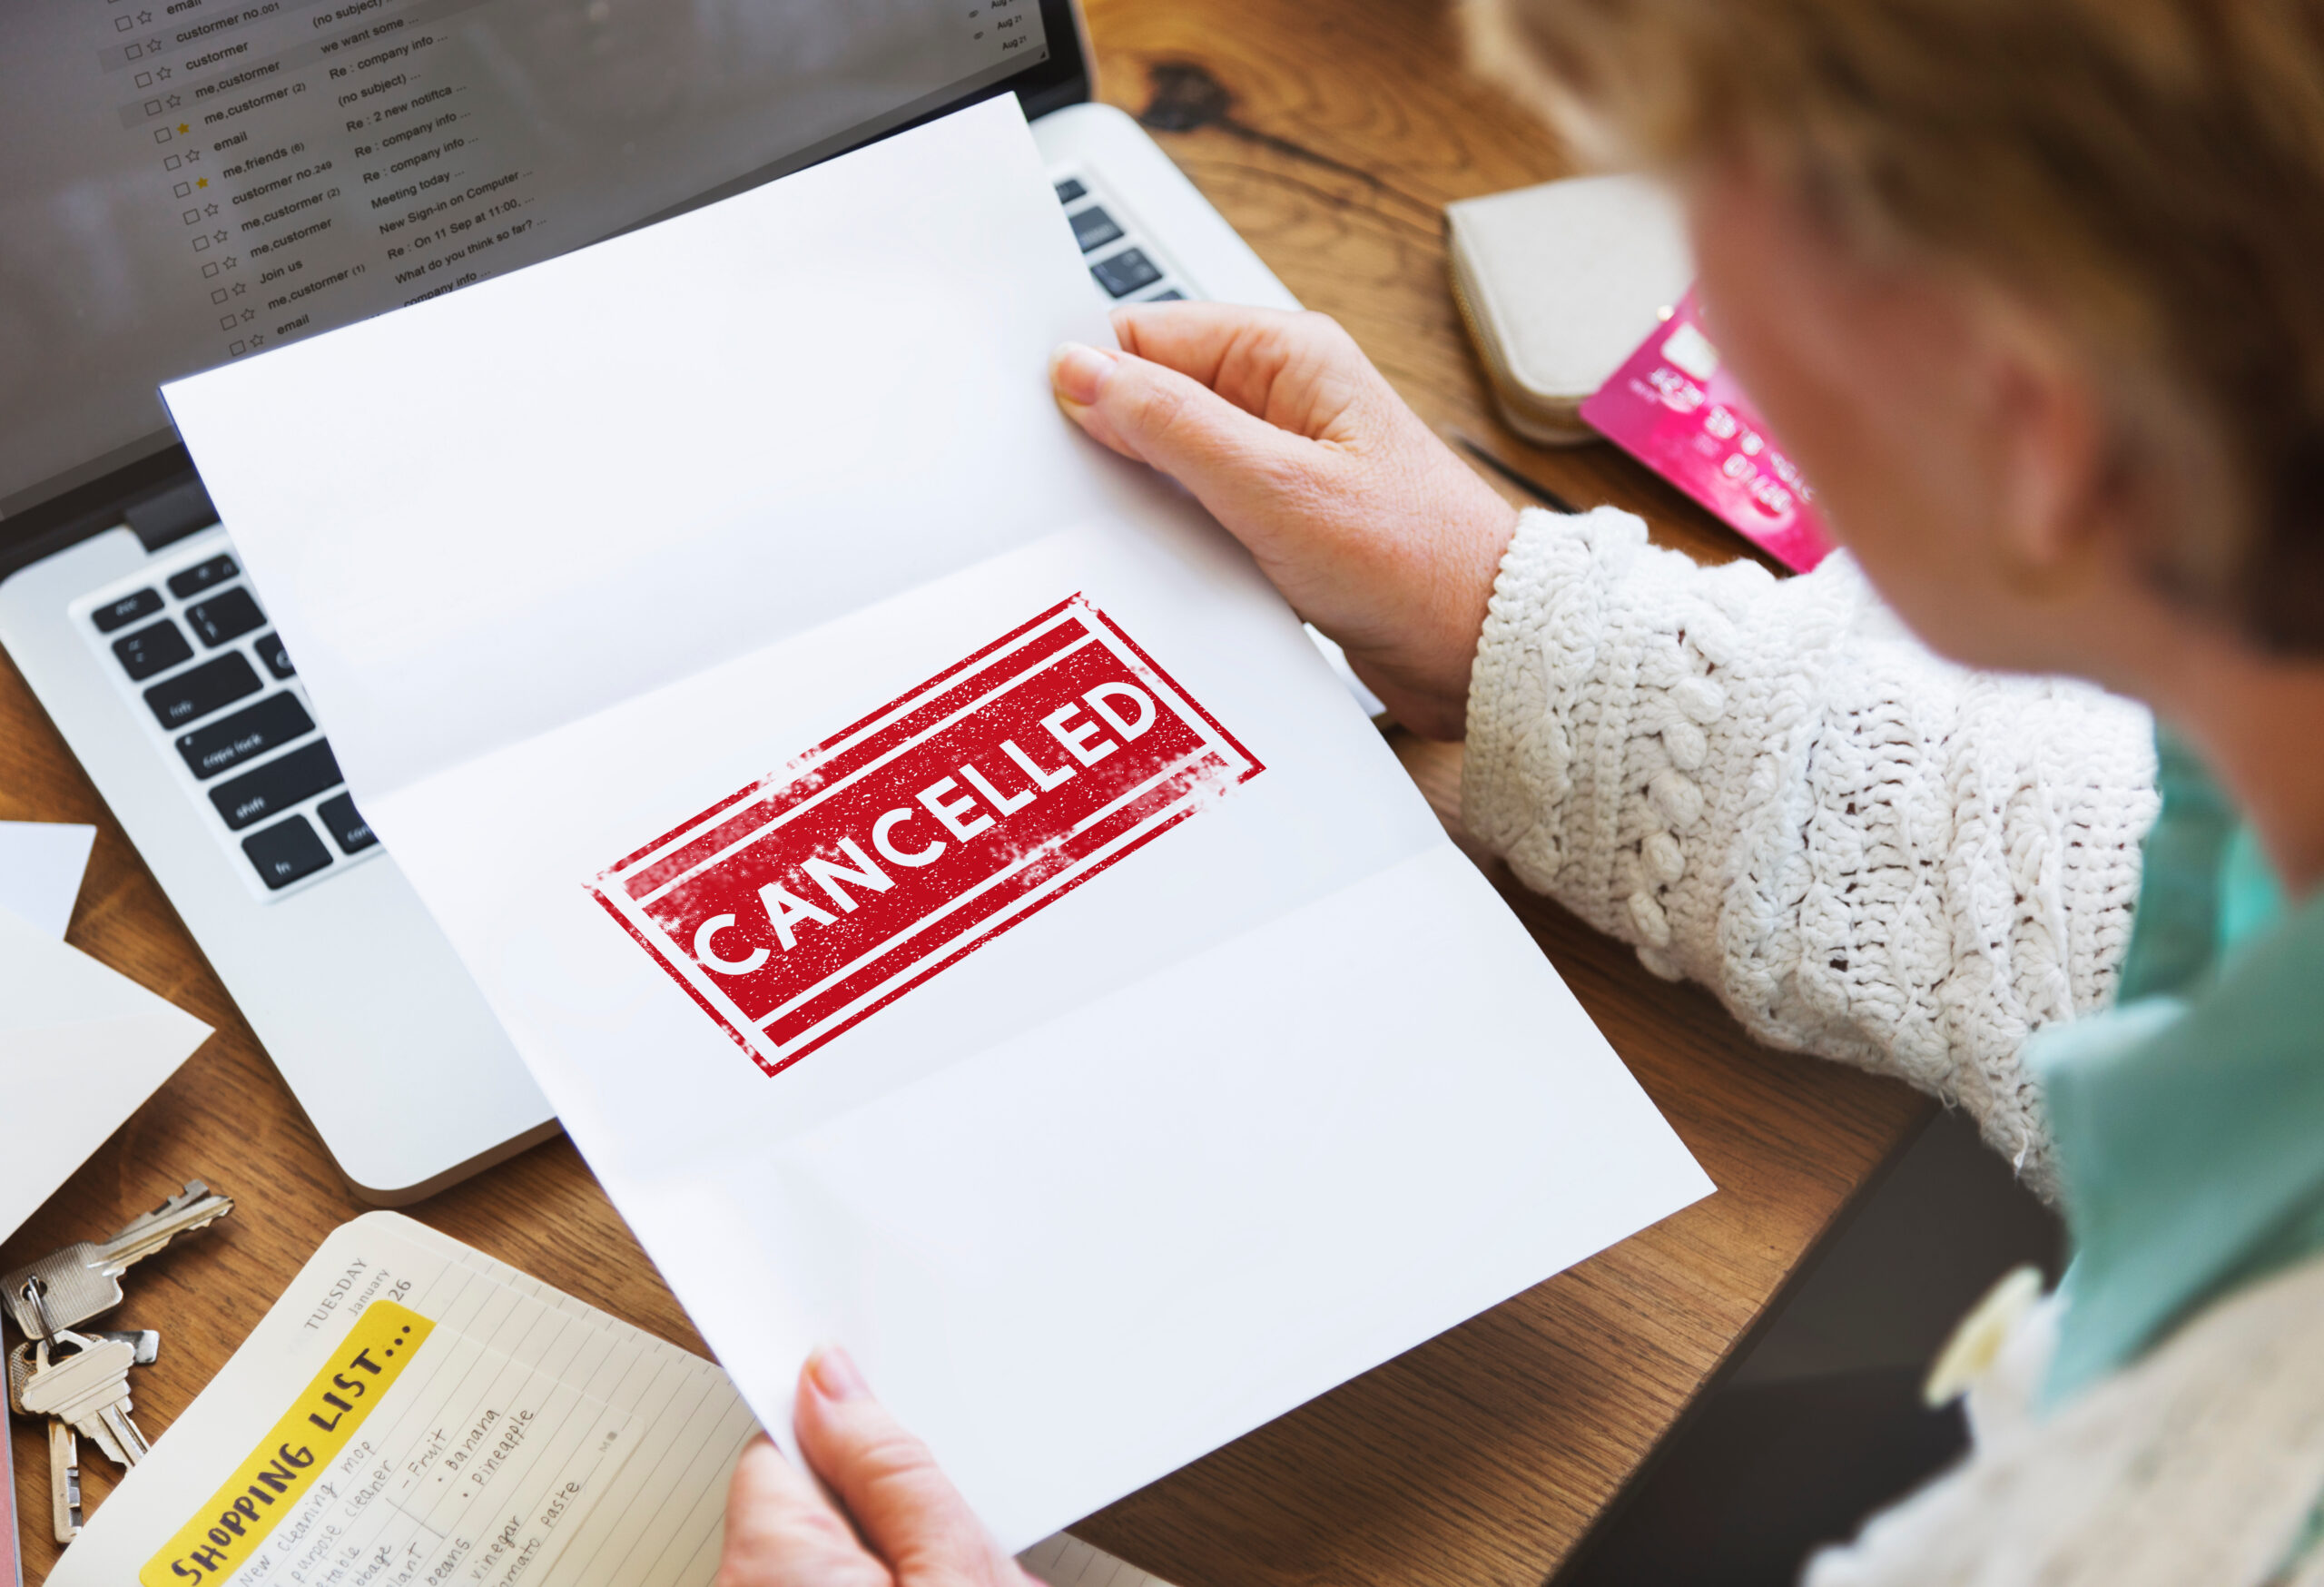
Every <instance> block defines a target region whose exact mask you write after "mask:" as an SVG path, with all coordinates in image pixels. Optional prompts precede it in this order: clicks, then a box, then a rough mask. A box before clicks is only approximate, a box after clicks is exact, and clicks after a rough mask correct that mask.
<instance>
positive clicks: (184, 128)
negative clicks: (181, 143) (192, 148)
mask: <svg viewBox="0 0 2324 1587" xmlns="http://www.w3.org/2000/svg"><path fill="white" fill-rule="evenodd" d="M192 131H193V129H192V127H189V126H187V125H186V124H185V123H183V122H180V123H178V132H179V133H181V134H182V133H190V132H192Z"/></svg>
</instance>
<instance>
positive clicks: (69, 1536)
mask: <svg viewBox="0 0 2324 1587" xmlns="http://www.w3.org/2000/svg"><path fill="white" fill-rule="evenodd" d="M48 1524H49V1530H50V1531H52V1532H54V1533H55V1534H56V1541H57V1542H59V1543H71V1542H72V1541H73V1540H74V1538H76V1537H78V1536H80V1535H81V1441H80V1439H79V1438H77V1437H75V1436H74V1433H73V1429H72V1427H71V1426H70V1425H69V1424H65V1423H63V1422H55V1421H52V1422H51V1423H49V1424H48Z"/></svg>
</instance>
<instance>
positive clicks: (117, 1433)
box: [0, 1179, 234, 1543]
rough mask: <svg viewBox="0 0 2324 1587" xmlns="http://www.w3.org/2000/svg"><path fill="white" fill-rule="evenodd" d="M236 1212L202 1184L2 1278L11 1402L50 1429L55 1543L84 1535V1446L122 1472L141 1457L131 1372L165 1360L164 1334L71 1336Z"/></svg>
mask: <svg viewBox="0 0 2324 1587" xmlns="http://www.w3.org/2000/svg"><path fill="white" fill-rule="evenodd" d="M233 1210H234V1204H233V1202H232V1200H231V1199H230V1198H227V1197H224V1196H218V1195H214V1194H212V1191H211V1189H210V1188H209V1187H208V1186H207V1185H204V1184H203V1183H202V1181H201V1180H199V1179H191V1180H188V1181H187V1182H186V1187H185V1188H184V1190H182V1192H180V1193H179V1194H178V1195H175V1196H172V1197H171V1198H170V1199H169V1200H168V1201H167V1202H165V1203H163V1204H162V1206H161V1207H157V1208H155V1209H154V1210H153V1211H152V1212H149V1213H146V1214H145V1215H144V1216H143V1217H138V1218H136V1219H133V1221H132V1222H131V1223H130V1224H129V1226H128V1227H126V1228H123V1230H121V1231H120V1232H119V1233H118V1234H116V1235H114V1236H113V1237H112V1238H111V1239H108V1240H102V1241H91V1240H81V1241H77V1242H75V1243H74V1244H73V1245H70V1246H67V1247H64V1249H63V1250H61V1251H55V1252H52V1253H51V1254H49V1255H48V1256H46V1257H42V1258H41V1259H40V1260H39V1261H37V1262H34V1263H31V1264H29V1265H28V1266H26V1267H19V1268H17V1269H16V1270H15V1272H13V1273H9V1274H6V1275H0V1299H5V1302H6V1305H7V1307H8V1312H9V1315H10V1316H13V1317H14V1318H15V1323H16V1326H17V1327H18V1328H19V1329H21V1330H22V1331H23V1333H24V1336H25V1339H24V1343H22V1344H20V1345H18V1346H16V1347H15V1349H13V1350H11V1351H10V1352H9V1353H8V1404H9V1405H10V1406H11V1407H13V1408H14V1409H15V1410H16V1411H18V1412H21V1413H22V1414H24V1415H27V1416H46V1417H47V1418H48V1419H49V1423H48V1483H49V1508H50V1515H51V1521H52V1523H53V1525H54V1531H55V1533H56V1541H57V1542H59V1543H71V1542H72V1541H73V1539H74V1537H75V1536H77V1535H78V1534H79V1533H80V1531H81V1521H82V1509H81V1448H80V1441H81V1440H82V1439H84V1438H86V1439H88V1440H89V1441H90V1442H91V1443H93V1444H95V1445H96V1446H97V1447H98V1448H99V1449H102V1450H103V1451H104V1453H105V1454H106V1455H107V1456H108V1457H109V1458H110V1459H111V1460H112V1461H113V1464H116V1465H118V1466H120V1467H122V1468H123V1470H124V1471H125V1470H127V1469H128V1468H129V1467H131V1466H133V1465H135V1464H137V1463H138V1461H140V1460H141V1459H143V1457H144V1454H145V1451H146V1443H145V1435H144V1434H143V1433H140V1432H139V1431H138V1429H137V1424H136V1423H135V1422H134V1421H133V1420H131V1416H130V1413H131V1410H132V1408H133V1407H132V1405H131V1402H130V1394H129V1371H130V1368H132V1367H133V1366H146V1365H151V1364H152V1363H153V1360H154V1359H155V1358H156V1357H157V1356H158V1355H160V1354H161V1348H162V1336H161V1335H160V1334H159V1333H157V1332H155V1331H153V1330H152V1329H150V1328H149V1329H144V1330H142V1331H135V1332H127V1333H99V1332H85V1333H84V1332H76V1331H75V1330H77V1329H79V1328H80V1326H81V1325H82V1324H84V1323H85V1322H87V1321H88V1320H89V1319H90V1318H92V1317H94V1316H100V1315H102V1314H103V1313H105V1312H108V1311H111V1310H112V1309H113V1307H114V1306H119V1305H120V1304H121V1301H122V1288H121V1276H122V1275H123V1273H125V1272H127V1271H128V1269H129V1267H131V1265H132V1264H133V1263H136V1262H140V1261H143V1259H144V1258H145V1257H150V1256H152V1255H153V1253H154V1252H156V1251H158V1250H160V1249H161V1248H162V1247H163V1246H166V1245H168V1244H169V1243H170V1242H171V1241H172V1240H173V1239H175V1238H177V1237H178V1236H180V1235H182V1234H191V1233H192V1231H193V1230H195V1229H198V1228H202V1227H207V1226H208V1225H210V1224H212V1223H215V1222H216V1221H217V1220H218V1219H220V1218H222V1217H225V1216H226V1215H227V1214H228V1213H230V1212H231V1211H233Z"/></svg>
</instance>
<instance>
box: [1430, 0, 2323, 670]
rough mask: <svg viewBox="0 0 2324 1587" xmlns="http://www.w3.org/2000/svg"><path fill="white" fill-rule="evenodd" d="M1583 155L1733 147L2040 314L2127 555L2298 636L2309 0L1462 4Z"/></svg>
mask: <svg viewBox="0 0 2324 1587" xmlns="http://www.w3.org/2000/svg"><path fill="white" fill-rule="evenodd" d="M1466 5H1467V9H1468V12H1469V21H1470V24H1471V29H1472V45H1473V48H1474V52H1475V54H1476V56H1477V59H1478V63H1479V64H1480V65H1481V66H1482V67H1483V68H1484V69H1485V70H1486V71H1487V72H1488V73H1489V74H1492V75H1495V76H1497V77H1500V78H1502V80H1503V81H1504V82H1507V83H1510V84H1512V85H1513V86H1516V87H1518V88H1520V89H1521V90H1522V91H1523V92H1525V93H1527V94H1529V95H1531V97H1532V98H1533V99H1534V100H1535V101H1536V103H1537V104H1540V105H1541V107H1542V108H1544V109H1545V110H1546V111H1547V112H1548V113H1550V115H1551V119H1552V120H1553V121H1554V122H1555V123H1557V124H1558V125H1559V126H1560V127H1561V129H1562V130H1563V131H1564V132H1565V133H1567V134H1568V136H1569V137H1570V138H1571V139H1572V140H1573V141H1574V142H1575V143H1576V144H1577V146H1578V147H1579V148H1580V149H1581V151H1582V152H1583V153H1585V154H1586V155H1589V156H1590V157H1592V158H1593V159H1594V160H1595V161H1596V162H1598V163H1622V164H1630V165H1643V166H1647V167H1654V168H1661V169H1664V170H1667V171H1672V172H1684V171H1688V170H1695V169H1701V168H1704V167H1706V166H1714V165H1716V163H1718V162H1719V161H1720V160H1721V159H1722V158H1724V157H1727V156H1729V155H1733V156H1738V157H1740V158H1742V159H1745V160H1747V161H1748V162H1749V163H1752V165H1753V166H1754V168H1755V169H1757V170H1759V171H1762V172H1764V173H1767V174H1768V175H1769V176H1771V177H1773V178H1774V179H1775V180H1776V181H1777V182H1780V183H1782V184H1783V185H1784V186H1785V188H1786V189H1787V191H1789V192H1791V193H1792V194H1793V195H1794V196H1796V197H1797V198H1798V199H1799V200H1800V201H1802V202H1804V203H1805V204H1806V206H1807V212H1809V213H1811V214H1813V215H1815V216H1816V217H1817V218H1818V220H1819V221H1821V222H1826V223H1827V225H1828V226H1829V228H1830V229H1831V230H1832V231H1833V232H1835V234H1837V236H1839V237H1840V238H1841V239H1842V240H1843V241H1844V242H1847V243H1849V244H1850V245H1853V246H1858V247H1863V248H1867V249H1882V248H1891V249H1893V248H1899V247H1901V248H1904V249H1908V250H1913V251H1917V252H1919V253H1921V254H1923V255H1925V256H1927V257H1929V258H1931V259H1934V260H1935V261H1942V262H1943V263H1945V264H1946V265H1949V266H1965V267H1966V268H1967V269H1968V270H1969V271H1971V272H1973V273H1974V275H1975V276H1976V277H1978V278H1980V279H1983V280H1984V281H1989V282H1992V283H1994V284H1995V285H1997V286H1999V287H2001V288H2002V289H2003V290H2004V291H2009V292H2011V293H2013V294H2014V295H2016V296H2018V297H2019V298H2021V299H2022V300H2024V301H2026V302H2028V303H2030V304H2032V305H2033V307H2035V308H2036V309H2037V310H2038V311H2041V312H2043V314H2044V315H2045V316H2046V317H2048V318H2051V319H2053V320H2055V321H2056V322H2057V323H2059V324H2060V325H2062V326H2063V328H2064V329H2065V330H2066V332H2067V334H2069V335H2070V336H2071V337H2073V339H2074V340H2075V342H2076V343H2077V345H2078V346H2080V347H2081V348H2082V350H2083V352H2084V353H2085V355H2086V356H2087V358H2088V360H2089V361H2090V365H2091V368H2092V369H2093V371H2094V374H2095V377H2096V379H2097V380H2098V381H2099V382H2100V384H2101V385H2102V389H2103V390H2104V393H2105V395H2106V397H2107V399H2108V400H2109V401H2110V403H2111V404H2112V408H2113V418H2114V419H2115V430H2116V437H2115V452H2116V457H2115V458H2114V466H2115V468H2116V469H2117V471H2118V473H2119V474H2120V475H2121V476H2122V478H2124V479H2125V480H2126V481H2132V482H2134V484H2135V487H2136V492H2137V494H2139V495H2140V496H2141V497H2142V498H2144V499H2147V500H2148V501H2150V502H2156V503H2160V504H2162V505H2161V506H2159V507H2157V508H2156V510H2155V511H2154V512H2153V513H2152V515H2151V521H2148V522H2146V523H2145V524H2144V525H2143V527H2142V534H2143V536H2144V538H2145V541H2146V547H2145V549H2146V552H2147V555H2148V560H2149V562H2150V564H2151V565H2152V567H2153V568H2154V570H2155V572H2156V574H2157V576H2158V577H2160V578H2161V579H2162V581H2163V582H2164V583H2165V584H2166V586H2168V587H2170V588H2171V589H2172V590H2173V591H2175V592H2176V593H2178V594H2179V595H2180V596H2182V597H2184V598H2185V599H2186V600H2187V601H2189V602H2190V603H2191V604H2193V605H2195V606H2198V607H2200V608H2201V609H2202V610H2204V611H2205V612H2207V613H2209V614H2211V615H2212V616H2215V617H2217V618H2219V619H2221V620H2223V621H2225V622H2227V623H2229V624H2230V625H2232V626H2234V627H2235V628H2236V629H2237V630H2238V631H2240V632H2241V633H2242V634H2243V635H2245V636H2247V637H2248V638H2249V639H2250V640H2252V641H2253V642H2255V643H2258V644H2260V645H2261V646H2266V647H2269V648H2271V649H2277V650H2286V651H2301V652H2324V500H2319V493H2324V0H1466Z"/></svg>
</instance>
